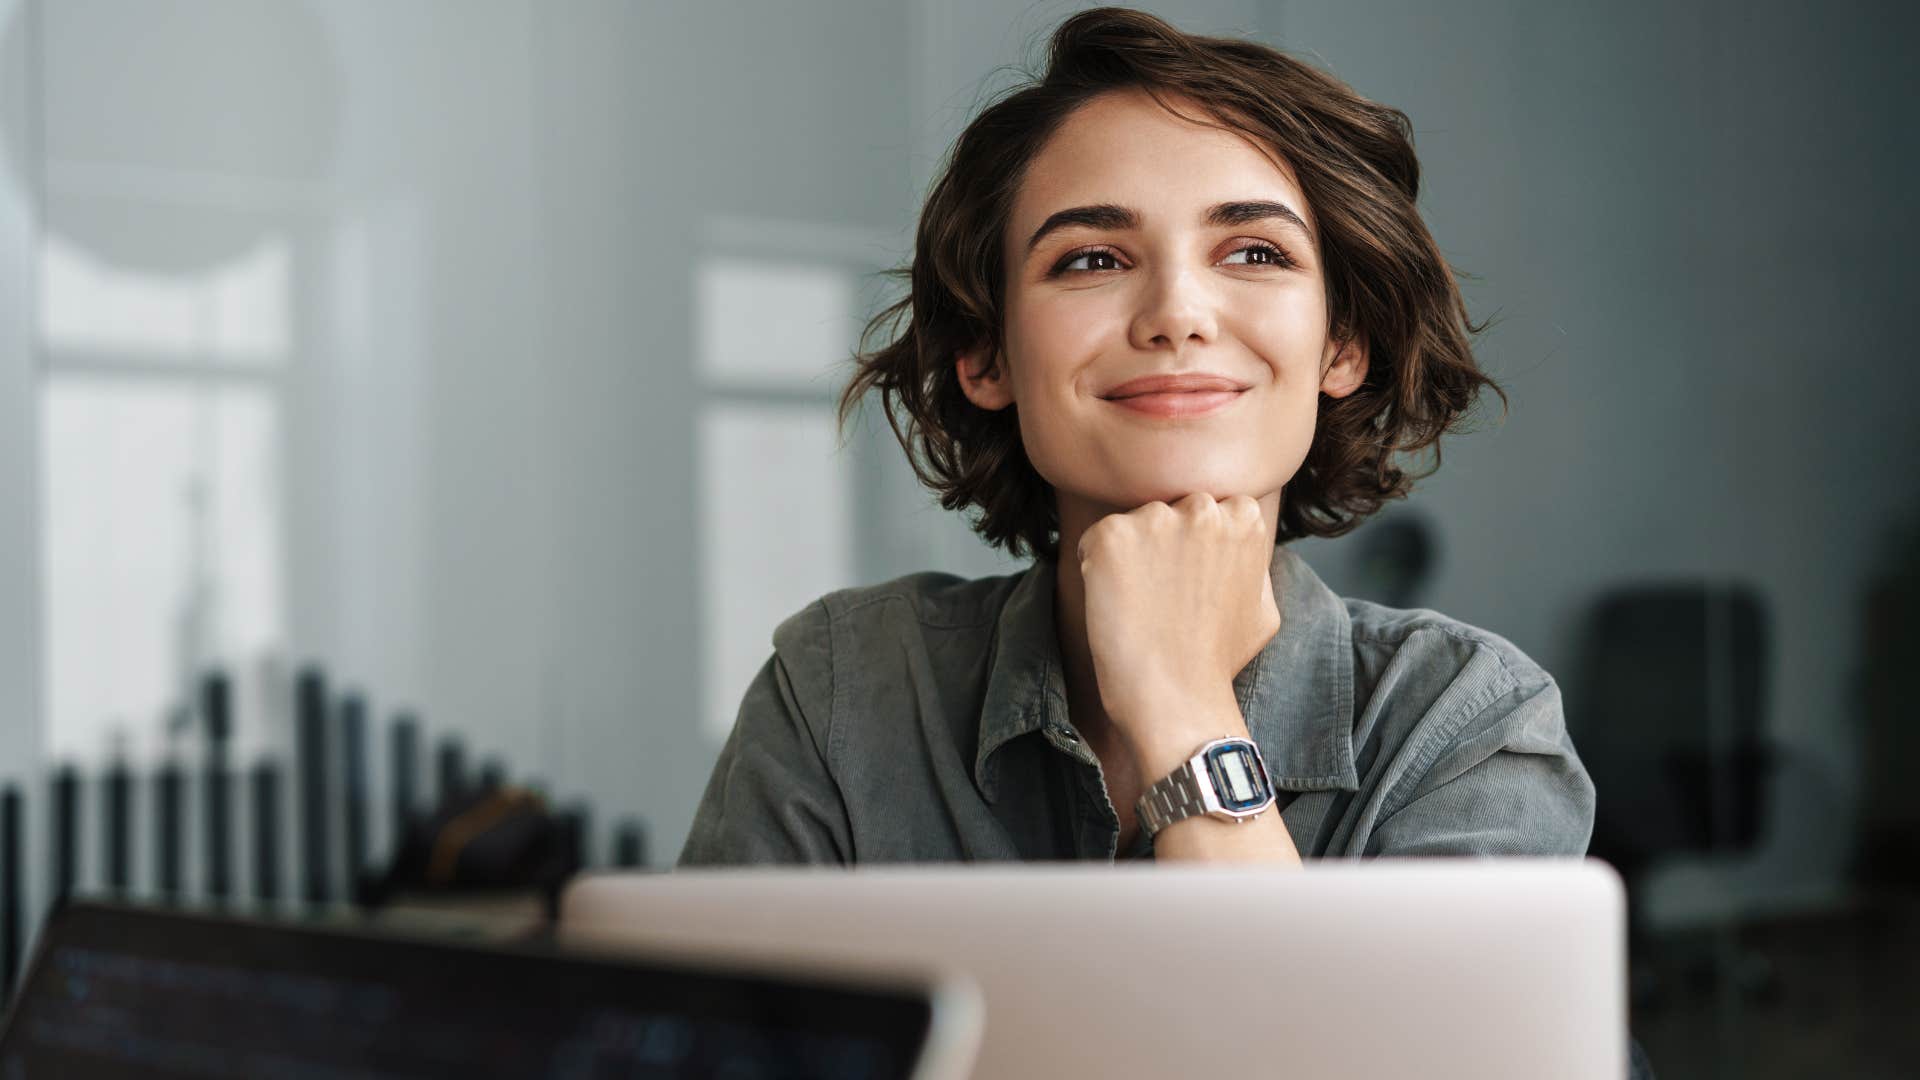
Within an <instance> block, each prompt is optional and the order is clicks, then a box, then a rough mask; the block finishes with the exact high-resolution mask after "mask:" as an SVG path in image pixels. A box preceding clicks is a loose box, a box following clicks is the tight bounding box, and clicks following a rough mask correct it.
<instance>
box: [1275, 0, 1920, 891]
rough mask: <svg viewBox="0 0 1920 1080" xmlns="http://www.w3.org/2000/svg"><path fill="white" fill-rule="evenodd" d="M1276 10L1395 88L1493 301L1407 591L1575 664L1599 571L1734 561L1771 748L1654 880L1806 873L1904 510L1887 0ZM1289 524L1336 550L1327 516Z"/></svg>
mask: <svg viewBox="0 0 1920 1080" xmlns="http://www.w3.org/2000/svg"><path fill="white" fill-rule="evenodd" d="M1275 8H1276V15H1277V29H1278V31H1279V32H1278V34H1277V35H1276V39H1275V40H1276V43H1278V44H1281V45H1283V46H1284V47H1286V48H1289V49H1293V50H1300V51H1306V52H1310V53H1313V54H1317V55H1318V56H1319V57H1320V58H1322V59H1323V60H1324V62H1325V63H1326V65H1327V66H1329V67H1330V68H1331V69H1332V70H1333V71H1335V72H1336V73H1338V74H1339V75H1341V76H1342V77H1343V78H1345V79H1347V80H1348V81H1349V82H1351V83H1352V84H1353V85H1354V86H1355V87H1356V88H1358V89H1359V90H1360V91H1361V92H1362V93H1365V94H1367V95H1370V96H1372V97H1375V98H1377V99H1379V100H1381V101H1384V102H1387V103H1390V104H1393V105H1396V106H1398V107H1400V108H1402V109H1404V110H1405V111H1406V112H1407V113H1408V114H1409V115H1410V116H1411V117H1412V120H1413V123H1414V127H1415V130H1416V136H1417V142H1418V147H1419V150H1420V154H1421V161H1422V165H1423V167H1424V173H1423V177H1424V193H1423V196H1422V207H1423V210H1424V211H1425V213H1426V215H1427V219H1428V222H1429V224H1430V225H1431V227H1432V229H1433V231H1434V233H1435V235H1436V237H1437V238H1438V239H1439V242H1440V245H1441V247H1442V249H1443V250H1444V251H1445V252H1446V254H1447V255H1448V257H1449V258H1451V259H1452V260H1454V262H1455V263H1456V265H1457V266H1458V267H1459V268H1460V269H1463V270H1466V271H1469V272H1471V273H1473V274H1474V275H1477V280H1475V281H1474V282H1473V283H1472V284H1471V286H1470V287H1469V288H1468V290H1467V294H1468V302H1469V305H1470V306H1471V307H1472V308H1473V313H1474V315H1475V316H1476V317H1484V316H1488V315H1494V316H1497V318H1498V319H1499V323H1498V325H1497V326H1496V327H1495V328H1494V329H1493V331H1492V332H1491V333H1490V334H1489V335H1488V336H1487V337H1486V338H1485V339H1484V343H1483V345H1482V347H1481V349H1480V356H1481V359H1482V361H1483V363H1485V364H1486V365H1487V366H1488V367H1490V368H1492V369H1493V370H1494V372H1495V373H1496V375H1497V376H1498V377H1500V378H1501V379H1502V381H1503V383H1504V385H1505V386H1506V388H1507V389H1508V390H1509V392H1510V393H1511V395H1512V399H1513V408H1512V413H1511V416H1510V418H1509V419H1508V420H1507V421H1506V422H1505V423H1504V424H1502V425H1498V426H1491V425H1489V426H1488V429H1487V430H1484V431H1482V432H1481V433H1478V434H1474V435H1470V436H1467V437H1464V438H1460V439H1457V440H1455V441H1454V442H1453V444H1452V445H1451V446H1450V447H1449V449H1448V451H1447V454H1446V459H1445V464H1444V467H1443V468H1442V470H1441V472H1440V473H1439V475H1437V476H1436V477H1434V478H1433V479H1432V480H1430V481H1429V482H1428V483H1427V484H1426V485H1425V486H1424V487H1423V488H1422V489H1421V490H1420V491H1419V492H1418V493H1417V494H1416V495H1415V497H1414V499H1413V504H1414V505H1415V506H1416V507H1418V508H1419V509H1420V510H1422V511H1424V512H1426V513H1427V514H1429V515H1430V517H1431V519H1432V520H1433V521H1434V522H1435V523H1436V525H1437V527H1438V531H1439V534H1440V537H1441V540H1442V546H1443V548H1444V556H1443V561H1442V565H1441V567H1440V570H1439V572H1438V575H1437V577H1436V579H1435V581H1434V583H1433V587H1432V589H1431V592H1430V594H1429V596H1428V597H1426V598H1425V600H1424V602H1426V603H1428V604H1430V605H1432V606H1434V607H1437V608H1440V609H1442V610H1444V611H1447V612H1448V613H1450V614H1453V615H1455V616H1457V617H1459V618H1463V619H1466V620H1468V621H1470V622H1474V623H1478V624H1480V625H1483V626H1487V627H1490V628H1492V629H1494V630H1496V631H1498V632H1500V633H1502V634H1505V635H1507V636H1508V637H1510V638H1512V639H1513V640H1514V641H1515V642H1516V643H1518V644H1519V645H1520V646H1521V647H1522V648H1524V649H1525V650H1527V651H1528V652H1529V653H1530V654H1531V655H1533V656H1534V657H1535V658H1536V659H1538V660H1539V661H1541V662H1542V663H1543V664H1545V665H1546V667H1547V668H1548V669H1549V670H1550V671H1553V672H1554V673H1555V674H1556V675H1558V676H1560V677H1561V679H1562V681H1563V684H1573V683H1577V681H1578V677H1579V672H1578V664H1577V661H1578V656H1577V654H1576V651H1575V648H1576V645H1575V642H1576V634H1577V630H1578V620H1579V619H1580V617H1581V616H1583V615H1584V614H1585V613H1586V611H1587V608H1588V605H1589V604H1590V603H1591V602H1592V601H1593V599H1594V597H1595V596H1596V594H1597V593H1598V592H1599V591H1600V590H1602V589H1603V588H1605V587H1608V586H1611V585H1616V584H1621V583H1626V582H1637V581H1643V580H1666V579H1675V578H1704V579H1708V580H1712V581H1716V582H1734V581H1739V582H1748V583H1752V584H1753V585H1755V586H1757V587H1758V588H1759V589H1760V590H1761V591H1762V593H1763V595H1764V597H1765V599H1766V601H1767V603H1768V605H1769V609H1770V614H1771V625H1770V627H1769V631H1770V633H1771V634H1772V638H1773V645H1774V652H1773V656H1774V664H1773V666H1772V668H1771V671H1770V676H1769V679H1770V684H1769V688H1768V691H1769V695H1770V706H1771V707H1770V710H1769V715H1768V717H1767V726H1768V730H1769V731H1770V732H1771V733H1772V735H1773V736H1775V737H1776V738H1777V739H1778V740H1779V741H1780V742H1781V743H1782V744H1783V746H1784V747H1785V750H1786V759H1785V762H1784V764H1783V766H1782V768H1781V771H1780V772H1779V774H1778V776H1777V788H1776V789H1775V790H1776V791H1777V796H1778V798H1777V800H1776V801H1775V802H1774V803H1773V805H1772V806H1771V807H1770V809H1769V813H1768V816H1767V818H1766V823H1765V828H1766V830H1767V834H1766V835H1767V840H1766V842H1765V845H1764V848H1763V850H1762V851H1761V852H1759V854H1758V855H1757V856H1755V857H1753V858H1751V859H1743V860H1740V861H1739V863H1738V864H1737V865H1730V866H1724V867H1717V868H1714V867H1705V866H1694V867H1691V868H1687V869H1684V870H1679V871H1676V872H1675V873H1673V874H1670V875H1668V876H1667V877H1666V878H1664V879H1663V880H1661V881H1660V882H1658V883H1657V887H1656V889H1655V891H1654V894H1653V898H1654V909H1655V912H1656V914H1657V915H1659V916H1660V917H1662V918H1666V919H1670V920H1675V921H1683V920H1690V919H1693V918H1702V917H1706V916H1707V915H1710V914H1712V913H1715V912H1718V911H1724V910H1727V909H1729V908H1732V907H1735V906H1740V907H1747V908H1763V907H1766V906H1769V905H1794V904H1800V903H1810V902H1817V901H1818V900H1820V899H1822V898H1823V897H1825V896H1827V895H1829V894H1830V893H1831V891H1832V890H1833V888H1834V887H1835V886H1836V884H1837V881H1838V878H1839V874H1840V872H1841V868H1842V866H1843V865H1844V860H1845V859H1846V857H1847V855H1848V854H1849V850H1850V843H1851V837H1852V836H1853V834H1854V821H1853V815H1854V814H1855V812H1856V800H1857V797H1858V787H1857V784H1858V779H1857V778H1858V774H1859V768H1860V765H1861V762H1860V761H1859V760H1858V757H1857V743H1856V731H1857V727H1856V724H1857V722H1858V720H1859V717H1858V716H1857V715H1856V713H1855V711H1854V708H1855V705H1854V697H1853V691H1852V687H1853V685H1854V680H1855V679H1856V677H1857V675H1858V673H1859V670H1860V666H1861V650H1862V648H1863V646H1864V644H1865V643H1864V642H1863V640H1862V633H1863V623H1864V612H1863V589H1864V585H1865V581H1866V578H1867V576H1868V574H1869V573H1870V572H1871V570H1872V567H1873V566H1874V565H1875V564H1876V560H1878V559H1881V558H1884V557H1885V555H1886V554H1887V552H1885V551H1884V550H1883V548H1884V545H1885V544H1886V543H1887V541H1888V540H1889V539H1890V535H1889V534H1890V530H1891V526H1892V523H1893V521H1894V520H1896V518H1897V516H1898V515H1900V514H1903V513H1904V514H1908V515H1911V514H1913V513H1914V512H1915V510H1916V507H1917V506H1920V483H1916V481H1915V480H1914V476H1915V472H1914V469H1915V467H1916V465H1920V424H1915V423H1914V421H1913V401H1914V400H1915V395H1916V393H1920V367H1916V365H1915V364H1914V363H1913V362H1912V356H1913V347H1912V345H1911V343H1910V340H1909V336H1908V332H1907V326H1906V322H1907V320H1906V318H1905V314H1904V311H1905V307H1906V303H1905V299H1904V298H1905V297H1907V296H1909V295H1911V293H1912V292H1913V290H1914V288H1915V286H1916V284H1920V282H1917V281H1916V273H1915V270H1914V268H1913V263H1912V261H1911V260H1910V259H1909V258H1908V257H1907V255H1906V252H1907V250H1908V249H1909V248H1910V247H1911V246H1912V244H1913V242H1914V241H1915V239H1916V234H1917V227H1916V221H1915V215H1914V211H1913V209H1912V207H1911V203H1910V200H1908V199H1907V198H1906V197H1905V195H1904V190H1903V189H1904V187H1905V183H1906V181H1905V177H1907V176H1909V175H1911V174H1912V171H1913V168H1914V165H1915V164H1916V161H1917V160H1920V154H1917V153H1916V145H1915V139H1914V137H1913V134H1912V131H1913V127H1912V121H1911V116H1910V115H1909V114H1910V113H1911V108H1912V103H1913V101H1915V100H1916V97H1915V90H1916V82H1915V76H1914V75H1913V68H1912V66H1911V64H1910V63H1909V62H1908V61H1909V60H1910V56H1909V53H1910V50H1909V49H1908V47H1907V46H1906V45H1905V44H1904V43H1905V42H1907V41H1910V40H1911V36H1912V34H1913V32H1914V30H1915V29H1916V26H1915V21H1914V15H1913V13H1912V10H1911V9H1910V8H1907V7H1903V6H1900V5H1882V6H1878V7H1874V6H1849V7H1847V8H1846V9H1845V10H1844V11H1836V10H1834V9H1830V8H1825V7H1820V6H1817V5H1812V4H1762V5H1750V4H1725V3H1715V4H1689V5H1665V4H1644V3H1630V4H1625V5H1621V4H1610V5H1604V6H1597V7H1573V6H1561V5H1555V6H1553V7H1552V8H1551V9H1548V8H1543V7H1540V6H1538V5H1531V4H1522V3H1505V2H1481V3H1466V4H1448V5H1443V6H1436V5H1426V4H1417V3H1367V4H1357V5H1356V4H1336V3H1317V2H1308V0H1282V2H1280V3H1278V4H1276V5H1275ZM1496 405H1497V403H1496ZM1306 550H1307V551H1309V552H1310V554H1309V558H1316V559H1318V560H1320V561H1323V562H1325V563H1326V564H1327V565H1328V566H1329V568H1330V573H1332V574H1334V575H1336V576H1338V575H1343V574H1348V573H1349V569H1348V568H1347V567H1345V566H1344V564H1343V560H1344V559H1346V558H1348V552H1350V551H1351V547H1350V546H1347V545H1345V544H1344V543H1343V542H1334V543H1333V544H1325V545H1309V546H1308V547H1307V548H1306ZM1570 689H1573V690H1577V689H1578V688H1577V686H1570ZM1576 696H1577V695H1576ZM1601 795H1602V798H1605V797H1606V793H1605V792H1602V793H1601Z"/></svg>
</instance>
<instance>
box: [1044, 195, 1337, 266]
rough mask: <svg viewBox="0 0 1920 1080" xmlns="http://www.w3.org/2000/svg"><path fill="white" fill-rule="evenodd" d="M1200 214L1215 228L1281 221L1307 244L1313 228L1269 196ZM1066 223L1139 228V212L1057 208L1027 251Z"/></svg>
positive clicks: (1115, 207)
mask: <svg viewBox="0 0 1920 1080" xmlns="http://www.w3.org/2000/svg"><path fill="white" fill-rule="evenodd" d="M1203 217H1204V219H1205V221H1206V223H1207V224H1208V225H1213V226H1219V227H1229V226H1234V225H1245V224H1248V223H1249V222H1254V221H1273V220H1279V221H1285V222H1289V223H1291V224H1292V225H1293V226H1294V228H1296V229H1299V230H1300V232H1301V234H1302V235H1303V236H1305V237H1306V238H1307V242H1308V243H1312V242H1313V230H1312V229H1309V228H1307V223H1306V222H1305V221H1303V220H1301V218H1300V215H1299V214H1296V213H1294V212H1293V208H1292V207H1290V206H1288V205H1287V204H1285V203H1279V202H1274V201H1272V200H1270V199H1245V200H1241V201H1238V202H1223V203H1219V204H1216V205H1214V206H1210V207H1208V208H1207V212H1206V214H1204V215H1203ZM1069 225H1084V226H1087V227H1088V228H1092V229H1104V230H1108V231H1115V230H1120V229H1137V228H1139V227H1140V212H1139V211H1138V210H1135V209H1133V208H1132V207H1128V206H1120V205H1117V204H1115V203H1098V204H1095V205H1093V206H1075V207H1070V208H1068V209H1066V210H1061V211H1058V212H1056V213H1054V214H1051V215H1049V216H1048V218H1047V220H1045V221H1043V222H1041V223H1040V227H1039V228H1038V229H1035V230H1033V235H1032V236H1030V237H1028V238H1027V253H1028V254H1029V255H1031V254H1032V253H1033V249H1034V248H1035V247H1037V246H1039V244H1040V241H1041V240H1043V239H1045V238H1046V236H1047V234H1048V233H1051V232H1053V231H1055V230H1056V229H1064V228H1066V227H1068V226H1069Z"/></svg>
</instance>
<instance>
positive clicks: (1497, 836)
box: [680, 546, 1594, 866]
mask: <svg viewBox="0 0 1920 1080" xmlns="http://www.w3.org/2000/svg"><path fill="white" fill-rule="evenodd" d="M1271 574H1272V577H1273V583H1274V597H1275V598H1276V600H1277V602H1278V603H1279V605H1280V613H1281V627H1280V632H1279V633H1278V634H1276V635H1274V637H1273V639H1272V640H1271V641H1270V642H1268V643H1267V645H1266V647H1265V648H1264V649H1262V650H1261V652H1260V654H1259V655H1258V656H1256V657H1255V658H1254V659H1253V660H1252V661H1251V662H1250V663H1248V665H1247V666H1246V667H1245V668H1244V669H1243V670H1242V671H1241V672H1240V673H1239V675H1238V676H1236V677H1235V679H1234V690H1235V692H1236V693H1237V695H1238V697H1239V701H1240V711H1241V714H1242V715H1243V716H1245V717H1246V721H1247V728H1248V730H1249V732H1250V733H1251V734H1252V736H1253V738H1254V739H1255V741H1257V742H1258V743H1259V744H1260V752H1261V754H1262V755H1263V756H1264V757H1265V758H1266V762H1267V770H1268V772H1269V773H1270V774H1271V776H1272V778H1273V784H1274V788H1275V790H1276V792H1277V794H1278V803H1277V805H1278V806H1279V807H1280V808H1281V817H1282V818H1283V820H1284V821H1285V822H1286V825H1287V829H1288V831H1289V832H1290V833H1291V834H1292V836H1293V841H1294V844H1295V846H1296V847H1297V848H1298V849H1299V851H1300V854H1301V855H1302V856H1306V857H1312V856H1342V855H1344V856H1359V855H1427V854H1487V855H1581V854H1584V853H1585V851H1586V848H1587V840H1588V837H1589V835H1590V833H1591V831H1592V827H1593V805H1594V790H1593V782H1592V780H1590V779H1589V778H1588V776H1587V772H1586V769H1585V768H1584V767H1583V766H1582V765H1581V763H1580V759H1579V757H1578V756H1577V755H1576V754H1575V753H1574V749H1573V743H1572V742H1571V741H1570V740H1569V739H1568V737H1567V731H1566V724H1565V719H1564V717H1563V716H1562V714H1561V706H1560V690H1559V687H1558V686H1556V685H1555V684H1554V681H1553V679H1552V678H1551V677H1550V676H1548V675H1547V673H1546V672H1544V671H1542V670H1541V669H1540V668H1539V666H1538V665H1536V664H1534V663H1533V662H1532V661H1531V660H1529V659H1528V658H1527V657H1526V655H1525V654H1523V653H1522V652H1521V651H1520V650H1519V649H1517V648H1515V647H1514V645H1513V644H1512V643H1511V642H1509V641H1507V640H1506V639H1504V638H1502V637H1500V636H1498V635H1496V634H1491V633H1488V632H1487V631H1485V630H1479V629H1476V628H1474V627H1472V626H1468V625H1466V624H1464V623H1461V622H1458V621H1456V620H1454V619H1450V618H1447V617H1446V616H1444V615H1441V614H1439V613H1437V612H1434V611H1429V610H1426V609H1409V610H1402V609H1397V608H1389V607H1383V606H1381V605H1379V604H1374V603H1370V602H1368V601H1365V600H1353V599H1342V598H1340V597H1338V596H1335V595H1334V594H1333V592H1332V590H1330V589H1329V588H1327V586H1326V584H1325V583H1324V582H1322V581H1321V580H1320V577H1319V575H1317V574H1315V573H1314V572H1313V571H1312V569H1310V568H1309V567H1308V566H1307V564H1306V563H1305V562H1303V561H1302V560H1301V559H1300V557H1299V556H1298V555H1296V554H1294V553H1293V552H1292V551H1291V550H1289V549H1288V548H1286V547H1284V546H1279V547H1276V548H1275V549H1274V555H1273V563H1272V566H1271ZM1054 576H1055V566H1054V564H1053V563H1052V562H1050V561H1047V560H1040V561H1037V562H1035V563H1034V564H1033V565H1032V566H1030V567H1028V568H1027V569H1026V570H1023V571H1021V572H1019V573H1017V574H1011V575H1007V576H1003V577H988V578H979V579H975V580H966V579H962V578H958V577H954V576H952V575H949V574H938V573H921V574H910V575H908V576H906V577H902V578H898V579H895V580H893V581H889V582H886V583H884V584H880V585H872V586H866V587H862V588H856V589H845V590H842V591H839V592H834V593H830V594H828V595H826V596H824V597H822V598H820V599H819V600H818V601H816V602H814V603H813V604H811V605H809V606H808V607H807V608H805V609H804V610H802V611H800V612H798V613H796V614H795V615H793V616H792V617H790V618H788V619H787V620H786V621H785V622H783V623H781V624H780V627H779V628H778V629H777V630H775V631H774V635H773V647H774V649H773V655H772V656H771V657H769V658H768V660H767V662H766V664H765V665H764V666H762V667H761V669H760V671H759V674H758V675H757V676H756V677H755V678H754V680H753V683H752V685H751V686H749V687H748V689H747V692H746V696H745V698H744V700H743V701H742V702H741V704H740V711H739V715H738V717H737V718H736V719H735V721H734V727H733V732H732V734H731V735H730V736H729V737H728V739H727V742H726V745H725V747H724V748H723V749H722V750H721V751H720V760H719V762H718V763H717V764H716V765H715V766H714V769H713V775H712V778H711V779H710V780H709V781H708V783H707V788H706V792H705V794H704V795H703V796H702V797H701V800H700V805H699V808H698V810H697V811H696V812H695V815H694V822H693V828H692V831H691V832H690V834H689V835H688V837H687V843H686V847H685V848H684V849H682V851H681V853H680V865H682V866H695V865H704V864H717V863H772V862H781V863H786V862H805V863H856V862H858V863H875V862H899V861H927V860H932V861H957V860H971V859H1099V860H1111V859H1113V858H1115V857H1116V855H1119V856H1120V857H1122V858H1125V857H1136V858H1137V857H1150V856H1151V854H1152V846H1151V841H1149V840H1148V839H1147V838H1146V837H1145V836H1144V830H1141V832H1142V835H1141V836H1140V838H1139V839H1138V840H1137V841H1136V843H1135V844H1134V846H1133V849H1132V850H1131V851H1128V852H1116V850H1115V848H1116V845H1117V843H1118V839H1119V834H1120V830H1119V822H1118V819H1117V818H1116V817H1115V815H1114V810H1113V805H1112V802H1111V801H1110V800H1109V799H1108V797H1107V789H1106V783H1105V780H1104V778H1103V776H1102V773H1101V769H1100V763H1099V760H1098V758H1096V757H1095V756H1094V754H1093V753H1092V752H1091V751H1090V750H1089V749H1088V748H1087V746H1086V744H1085V743H1084V742H1083V741H1082V740H1081V739H1080V737H1079V735H1078V733H1077V732H1075V730H1074V727H1073V722H1072V720H1071V718H1070V717H1069V716H1068V715H1067V693H1066V683H1065V680H1064V677H1063V675H1062V671H1063V668H1062V666H1061V658H1060V648H1059V641H1058V639H1057V638H1056V637H1055V631H1054V616H1053V600H1054V595H1053V594H1054ZM1148 779H1149V781H1151V780H1153V779H1157V778H1154V777H1150V778H1148Z"/></svg>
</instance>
